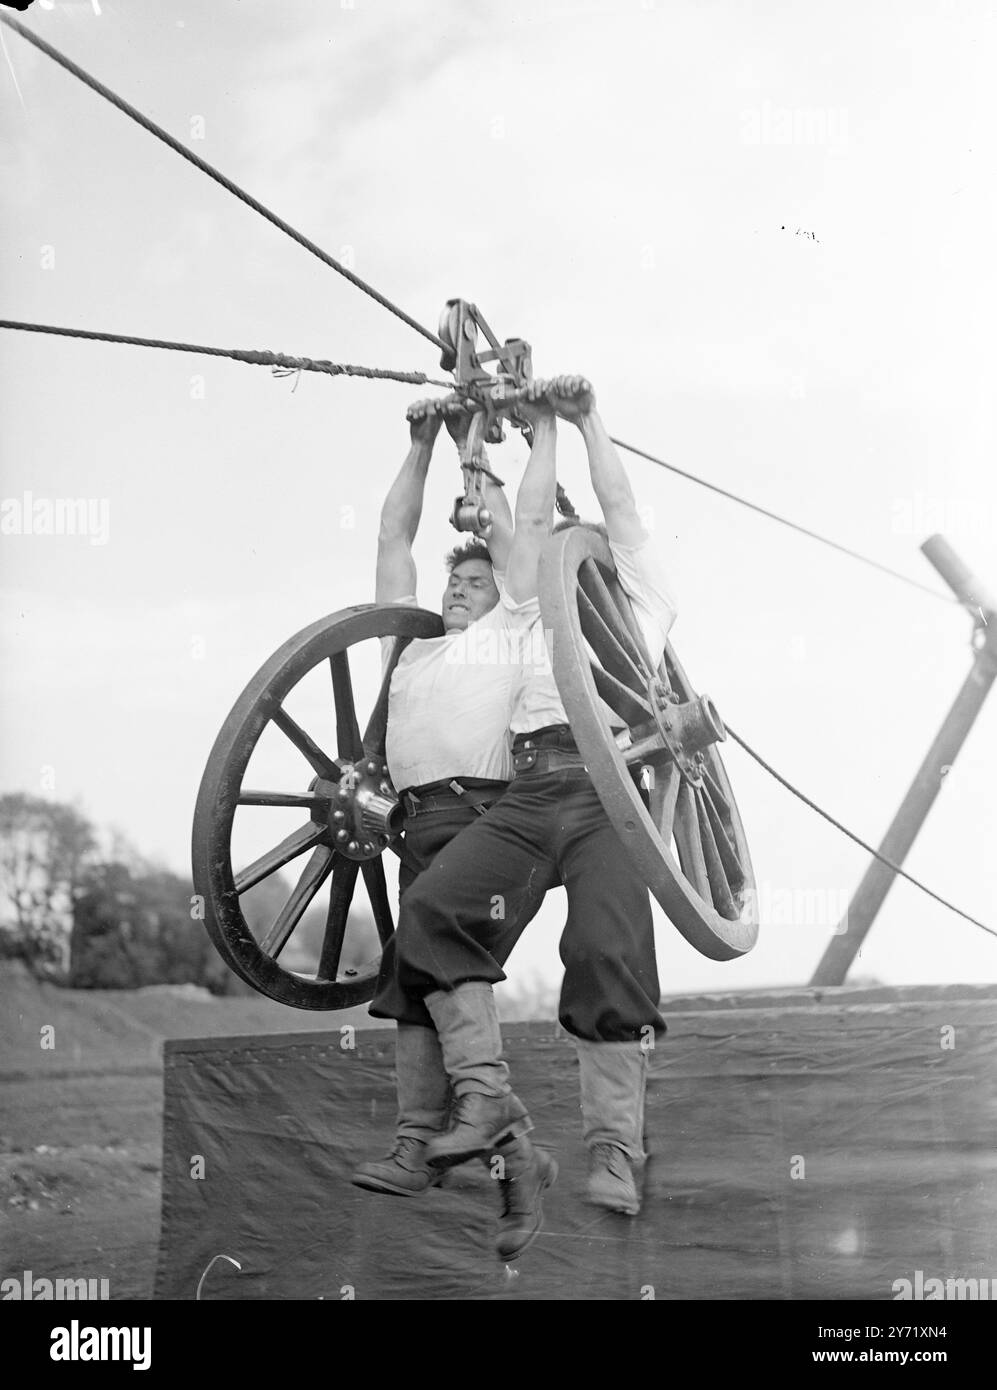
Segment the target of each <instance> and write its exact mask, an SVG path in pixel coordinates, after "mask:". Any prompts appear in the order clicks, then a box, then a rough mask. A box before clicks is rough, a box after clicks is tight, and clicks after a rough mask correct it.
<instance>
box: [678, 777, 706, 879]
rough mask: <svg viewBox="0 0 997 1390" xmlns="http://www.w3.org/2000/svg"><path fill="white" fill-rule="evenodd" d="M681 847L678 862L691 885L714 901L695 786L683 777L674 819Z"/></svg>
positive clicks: (679, 846)
mask: <svg viewBox="0 0 997 1390" xmlns="http://www.w3.org/2000/svg"><path fill="white" fill-rule="evenodd" d="M672 834H673V836H674V837H675V844H676V845H677V846H678V852H679V863H680V864H681V865H682V872H683V873H684V874H685V876H686V878H687V879H688V881H689V884H690V885H691V887H692V888H694V889H695V891H696V892H697V893H698V894H699V896H700V897H701V898H703V899H704V901H706V902H708V903H712V902H713V891H712V888H711V886H710V875H709V872H708V870H707V867H706V859H705V857H704V855H703V845H702V841H701V840H700V837H699V812H698V810H697V807H696V796H695V793H694V792H693V789H692V786H691V785H690V784H689V783H688V782H687V781H686V780H685V778H684V777H683V778H682V779H681V786H680V787H679V792H678V801H677V804H676V814H675V822H674V826H673V829H672Z"/></svg>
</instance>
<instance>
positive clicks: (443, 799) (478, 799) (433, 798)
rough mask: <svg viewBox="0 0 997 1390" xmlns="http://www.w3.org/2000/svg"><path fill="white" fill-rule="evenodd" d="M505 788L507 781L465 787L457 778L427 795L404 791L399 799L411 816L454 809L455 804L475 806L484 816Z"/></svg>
mask: <svg viewBox="0 0 997 1390" xmlns="http://www.w3.org/2000/svg"><path fill="white" fill-rule="evenodd" d="M504 790H505V783H503V784H502V785H501V786H498V787H464V786H461V784H460V782H458V781H457V780H456V779H455V780H454V781H453V782H451V783H450V787H449V788H443V787H441V788H439V789H438V790H436V791H433V792H431V793H429V794H427V795H426V796H419V794H418V793H417V792H416V791H404V792H402V794H401V796H400V798H399V800H400V801H401V803H402V805H403V806H404V808H405V814H406V816H408V817H409V818H412V817H414V816H425V815H427V814H428V813H429V812H431V811H452V810H453V808H454V807H455V806H473V807H474V809H475V810H476V811H477V813H478V815H479V816H483V815H484V814H485V812H486V811H487V810H488V807H489V806H490V805H491V804H492V802H493V801H497V800H498V798H499V797H500V796H501V795H502V793H503V791H504Z"/></svg>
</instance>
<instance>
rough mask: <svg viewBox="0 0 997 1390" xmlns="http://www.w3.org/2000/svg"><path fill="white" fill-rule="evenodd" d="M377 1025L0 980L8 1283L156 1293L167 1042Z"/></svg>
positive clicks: (4, 1272) (167, 995)
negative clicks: (44, 1281)
mask: <svg viewBox="0 0 997 1390" xmlns="http://www.w3.org/2000/svg"><path fill="white" fill-rule="evenodd" d="M344 1023H353V1024H355V1025H356V1026H358V1027H363V1026H369V1025H370V1023H371V1020H370V1019H369V1017H368V1015H367V1012H366V1010H365V1009H354V1010H349V1011H347V1012H344V1013H335V1014H318V1013H316V1014H311V1013H308V1014H306V1013H298V1012H296V1011H292V1010H289V1009H287V1008H286V1007H284V1006H282V1005H279V1004H272V1003H270V1001H268V1000H266V999H264V998H262V996H254V997H252V998H232V999H219V998H215V997H213V996H211V995H209V994H208V993H207V992H206V991H203V990H200V989H198V988H196V987H195V986H190V985H181V986H157V987H153V988H150V989H141V990H133V991H120V990H65V989H58V988H56V987H55V986H54V985H49V984H43V983H39V982H38V981H36V980H34V979H32V977H31V976H30V975H29V974H27V972H26V971H24V970H23V968H22V967H21V966H19V965H17V964H15V965H13V966H12V965H11V964H10V963H9V962H5V963H4V973H3V976H2V977H0V1279H7V1278H10V1277H14V1278H16V1279H18V1281H22V1280H23V1278H24V1274H25V1272H26V1271H28V1270H30V1271H31V1272H32V1275H33V1276H34V1278H35V1279H41V1278H48V1279H53V1280H54V1279H57V1278H87V1279H107V1280H108V1281H109V1288H110V1296H111V1298H112V1299H124V1298H151V1297H152V1286H153V1277H154V1274H155V1266H156V1250H157V1243H158V1240H159V1207H160V1164H161V1158H162V1108H163V1083H162V1044H163V1040H164V1039H166V1038H192V1037H224V1036H228V1035H232V1034H240V1033H287V1032H309V1031H315V1030H317V1029H322V1028H330V1029H337V1030H338V1029H339V1028H340V1027H341V1026H342V1025H343V1024H344Z"/></svg>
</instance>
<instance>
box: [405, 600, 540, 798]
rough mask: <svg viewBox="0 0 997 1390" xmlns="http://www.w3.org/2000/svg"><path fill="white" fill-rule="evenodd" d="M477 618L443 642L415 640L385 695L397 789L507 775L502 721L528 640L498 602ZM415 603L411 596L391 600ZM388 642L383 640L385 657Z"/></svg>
mask: <svg viewBox="0 0 997 1390" xmlns="http://www.w3.org/2000/svg"><path fill="white" fill-rule="evenodd" d="M496 583H497V584H498V586H499V595H500V598H499V602H498V603H497V604H496V605H495V607H494V608H492V609H490V610H489V611H488V612H487V613H485V614H484V616H483V617H481V618H478V619H477V621H475V622H473V623H470V624H469V625H468V626H467V627H466V628H464V629H463V630H459V631H456V632H446V633H444V634H443V636H442V637H426V638H416V639H414V640H413V641H411V642H410V643H409V644H408V646H407V647H406V648H405V650H404V651H403V652H402V654H401V656H400V657H399V658H398V665H397V666H396V667H395V670H394V673H393V675H392V677H391V685H390V687H389V690H388V733H387V741H386V746H385V753H386V756H387V762H388V771H389V773H390V774H391V781H392V784H393V785H394V786H395V788H396V789H397V790H398V791H404V790H405V789H406V788H407V787H422V786H425V785H426V784H427V783H429V782H440V781H443V780H444V779H446V780H447V781H449V780H450V779H451V778H460V777H487V778H491V779H494V780H495V781H499V782H508V781H509V780H510V779H511V777H512V772H513V768H512V740H511V738H510V736H509V717H510V714H511V712H512V702H513V698H514V696H515V692H516V689H517V687H518V685H519V683H520V679H521V670H522V648H523V647H524V645H525V641H524V637H525V640H526V641H528V640H529V638H528V635H527V634H524V631H523V629H522V625H521V624H517V623H516V621H515V620H514V619H513V617H512V615H511V614H510V612H509V611H508V609H507V608H506V607H505V606H504V605H503V603H502V599H501V596H502V595H503V594H504V593H505V590H504V588H503V586H502V584H501V583H500V582H499V577H498V576H497V575H496ZM396 601H397V602H398V603H405V604H415V603H416V598H415V595H410V596H409V597H407V598H403V599H398V600H396ZM392 642H393V639H391V638H387V639H384V640H383V642H382V646H383V649H384V651H385V659H387V655H388V654H389V653H390V651H391V644H392Z"/></svg>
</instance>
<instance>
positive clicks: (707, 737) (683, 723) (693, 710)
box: [647, 676, 727, 786]
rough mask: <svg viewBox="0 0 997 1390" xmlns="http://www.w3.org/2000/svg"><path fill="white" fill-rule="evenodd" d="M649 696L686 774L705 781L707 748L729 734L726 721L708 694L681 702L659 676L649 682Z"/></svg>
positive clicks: (657, 721) (695, 780) (668, 743)
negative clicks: (705, 751)
mask: <svg viewBox="0 0 997 1390" xmlns="http://www.w3.org/2000/svg"><path fill="white" fill-rule="evenodd" d="M647 694H648V699H649V701H650V704H651V714H652V716H653V718H654V722H655V725H656V727H657V730H658V733H659V734H660V735H661V740H662V742H663V743H664V745H665V748H666V749H667V750H668V752H669V754H670V755H671V757H672V759H673V761H674V762H675V764H676V765H677V766H678V768H679V769H680V770H681V772H682V775H683V776H684V777H686V778H688V780H689V781H690V782H692V783H693V785H694V786H699V785H700V783H701V782H702V769H703V765H704V763H705V758H704V750H705V749H707V748H709V747H710V745H711V744H714V743H722V742H723V741H724V740H725V739H726V737H727V730H726V729H725V728H724V725H723V720H722V719H721V718H720V715H719V714H718V713H717V708H716V706H715V705H714V703H713V701H712V700H711V699H710V697H709V696H708V695H700V696H698V697H697V698H696V699H695V700H687V701H685V702H684V703H683V702H682V701H681V699H680V697H679V695H678V693H677V691H675V690H672V689H671V688H670V687H669V686H667V685H666V684H665V682H664V681H663V680H661V679H660V678H659V677H657V676H656V677H655V678H654V679H653V680H650V681H648V685H647Z"/></svg>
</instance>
